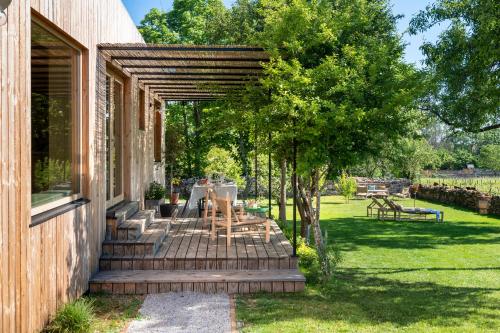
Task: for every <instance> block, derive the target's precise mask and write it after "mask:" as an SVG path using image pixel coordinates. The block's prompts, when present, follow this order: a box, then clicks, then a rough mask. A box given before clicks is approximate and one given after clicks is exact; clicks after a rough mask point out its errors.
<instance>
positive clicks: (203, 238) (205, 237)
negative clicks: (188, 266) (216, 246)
mask: <svg viewBox="0 0 500 333" xmlns="http://www.w3.org/2000/svg"><path fill="white" fill-rule="evenodd" d="M209 238H210V233H209V231H207V232H203V233H201V235H200V242H199V244H198V250H197V251H196V269H206V268H207V260H206V259H207V251H208V243H209Z"/></svg>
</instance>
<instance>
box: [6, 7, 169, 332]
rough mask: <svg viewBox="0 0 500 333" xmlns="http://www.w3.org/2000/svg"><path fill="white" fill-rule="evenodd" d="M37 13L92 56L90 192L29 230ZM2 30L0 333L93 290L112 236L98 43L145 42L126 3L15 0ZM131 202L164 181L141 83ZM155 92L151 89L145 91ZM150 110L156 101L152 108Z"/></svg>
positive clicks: (40, 319) (130, 157) (28, 324)
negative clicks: (141, 122) (143, 113)
mask: <svg viewBox="0 0 500 333" xmlns="http://www.w3.org/2000/svg"><path fill="white" fill-rule="evenodd" d="M32 10H35V11H36V12H38V13H40V14H41V15H42V16H43V17H45V18H46V19H48V20H50V21H51V22H52V23H54V24H55V25H56V26H57V27H59V28H60V29H62V30H64V31H65V32H66V33H67V34H68V35H69V36H71V37H72V38H73V39H75V40H76V41H78V42H79V43H80V44H82V45H83V46H84V47H85V48H87V50H88V55H87V56H88V57H87V59H88V63H87V64H86V65H87V67H88V72H87V77H85V84H84V87H83V94H84V101H85V103H84V104H85V105H84V111H83V112H84V115H85V116H84V119H85V121H84V126H83V127H84V128H83V134H84V135H83V142H84V151H83V161H84V169H85V170H86V171H85V175H84V177H85V178H84V181H83V184H82V185H83V186H82V187H83V194H84V196H85V197H86V198H88V199H90V200H91V201H90V203H88V204H86V205H84V206H82V207H80V208H78V209H76V210H73V211H70V212H67V213H65V214H63V215H60V216H58V217H56V218H54V219H52V220H50V221H47V222H44V223H43V224H40V225H38V226H34V227H32V228H30V227H29V224H30V221H31V212H30V209H31V179H30V177H31V172H30V170H31V165H30V159H31V147H30V144H31V139H30V134H29V133H30V37H31V36H30V26H31V25H30V15H31V11H32ZM7 15H8V24H7V25H5V26H2V27H0V47H1V49H0V86H1V92H0V97H1V100H0V129H1V133H0V136H1V142H0V157H1V164H0V303H1V307H0V332H37V331H39V330H40V329H42V328H43V326H44V325H45V324H46V323H47V322H48V320H49V318H50V316H51V315H53V314H54V313H55V311H56V309H57V308H58V307H59V306H60V305H61V304H63V303H65V302H66V301H68V300H71V299H74V298H75V297H78V296H79V295H81V294H82V293H83V292H84V291H85V290H86V289H87V281H88V279H89V277H90V276H91V274H93V273H94V272H95V271H96V270H97V267H98V258H99V255H100V251H101V242H102V240H103V237H104V230H105V185H104V184H105V182H104V177H105V173H104V171H105V170H104V155H103V154H104V142H103V138H104V136H103V128H104V127H103V119H102V117H100V115H99V112H98V109H99V107H96V105H98V102H99V101H98V100H97V98H96V97H97V82H96V77H97V75H96V68H97V67H98V63H97V44H99V43H120V42H142V41H143V40H142V38H141V36H140V34H139V33H138V31H137V29H136V28H135V26H134V24H133V22H132V20H131V19H130V17H129V15H128V13H127V12H126V10H125V8H124V6H123V4H122V2H121V1H120V0H71V1H69V0H31V1H29V0H13V1H12V3H11V5H10V6H9V8H8V10H7ZM128 86H129V89H130V91H129V92H128V93H129V95H130V97H129V100H127V103H128V106H127V108H126V113H127V114H126V116H128V118H127V123H126V125H125V126H126V133H125V137H126V138H125V139H126V140H125V142H126V145H128V146H129V147H130V149H128V151H129V153H128V154H127V155H126V156H125V158H126V161H125V163H126V168H128V171H127V172H128V176H129V179H128V180H127V181H126V184H127V182H128V185H126V190H125V194H126V197H128V198H129V199H133V200H140V199H141V198H142V196H143V192H144V188H145V186H146V185H147V184H148V183H149V182H150V181H151V180H152V179H153V178H157V177H159V175H161V174H162V173H163V171H161V170H160V171H158V170H157V171H156V172H155V165H154V163H153V151H152V145H149V143H152V139H153V137H152V133H153V127H152V126H153V124H152V121H151V120H152V119H153V118H152V110H150V112H149V114H148V115H149V117H147V118H148V119H147V120H148V124H147V125H148V126H147V130H146V131H139V129H138V115H137V112H138V93H137V89H136V88H137V82H136V81H135V79H133V78H131V79H130V81H129V83H128ZM146 94H147V95H148V94H149V92H148V91H146ZM148 104H149V103H148Z"/></svg>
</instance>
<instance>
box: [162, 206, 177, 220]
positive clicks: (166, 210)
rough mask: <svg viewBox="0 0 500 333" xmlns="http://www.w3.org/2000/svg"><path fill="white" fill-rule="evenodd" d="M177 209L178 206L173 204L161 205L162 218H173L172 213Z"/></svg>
mask: <svg viewBox="0 0 500 333" xmlns="http://www.w3.org/2000/svg"><path fill="white" fill-rule="evenodd" d="M176 208H177V205H172V204H162V205H160V215H161V217H172V213H173V212H174V211H175V209H176Z"/></svg>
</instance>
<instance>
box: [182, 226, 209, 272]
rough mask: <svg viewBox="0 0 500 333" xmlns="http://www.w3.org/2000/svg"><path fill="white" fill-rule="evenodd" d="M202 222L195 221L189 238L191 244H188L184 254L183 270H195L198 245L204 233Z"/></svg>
mask: <svg viewBox="0 0 500 333" xmlns="http://www.w3.org/2000/svg"><path fill="white" fill-rule="evenodd" d="M202 226H203V220H202V219H196V225H195V227H194V229H193V233H192V236H191V243H190V244H189V248H188V250H187V252H186V257H185V263H184V267H185V269H196V254H197V252H198V245H199V244H200V239H201V234H202V233H203V232H205V231H204V230H203V229H202Z"/></svg>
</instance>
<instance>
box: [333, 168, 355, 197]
mask: <svg viewBox="0 0 500 333" xmlns="http://www.w3.org/2000/svg"><path fill="white" fill-rule="evenodd" d="M357 186H358V184H357V183H356V179H354V178H352V177H350V176H349V175H348V174H347V172H345V171H342V174H341V175H340V179H339V181H338V183H337V187H338V189H339V192H340V194H341V195H342V196H343V197H344V198H345V200H346V202H349V199H351V198H352V197H354V195H355V194H356V188H357Z"/></svg>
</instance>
